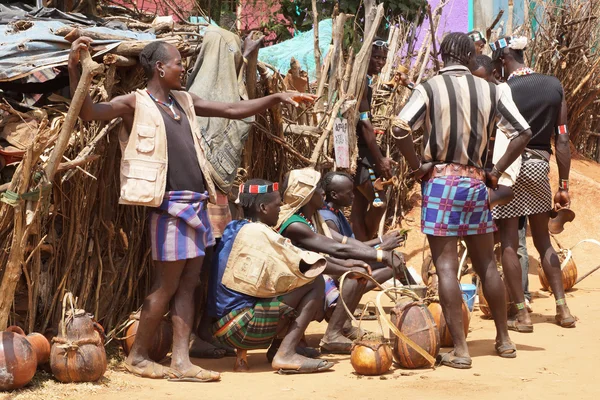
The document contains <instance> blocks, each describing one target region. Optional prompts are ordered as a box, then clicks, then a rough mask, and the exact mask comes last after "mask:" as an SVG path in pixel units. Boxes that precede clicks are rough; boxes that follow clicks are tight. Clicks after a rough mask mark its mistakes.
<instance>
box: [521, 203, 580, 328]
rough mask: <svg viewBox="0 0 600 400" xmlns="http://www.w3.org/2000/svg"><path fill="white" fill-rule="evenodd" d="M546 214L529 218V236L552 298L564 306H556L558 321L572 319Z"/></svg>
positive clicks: (548, 216)
mask: <svg viewBox="0 0 600 400" xmlns="http://www.w3.org/2000/svg"><path fill="white" fill-rule="evenodd" d="M549 218H550V215H549V214H548V213H540V214H534V215H530V216H529V224H530V228H531V236H532V238H533V244H534V245H535V248H536V249H537V251H538V252H539V253H540V257H541V258H542V268H543V269H544V273H545V274H546V277H547V278H548V283H550V287H551V288H552V293H554V298H555V299H556V300H557V301H559V300H561V299H562V300H563V301H564V304H562V305H558V304H557V305H556V315H557V316H558V317H559V318H560V319H566V318H573V316H572V315H571V312H570V311H569V307H568V306H567V303H566V299H565V290H564V287H563V281H562V272H561V270H560V260H559V259H558V255H557V254H556V251H555V250H554V247H552V243H550V234H549V233H548V220H549Z"/></svg>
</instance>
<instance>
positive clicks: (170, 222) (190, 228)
mask: <svg viewBox="0 0 600 400" xmlns="http://www.w3.org/2000/svg"><path fill="white" fill-rule="evenodd" d="M207 199H208V193H207V192H205V193H195V192H190V191H187V190H182V191H171V192H166V193H165V197H164V200H163V202H162V204H161V205H160V207H158V209H156V210H157V211H152V212H151V213H150V240H151V243H152V259H153V260H155V261H177V260H186V259H190V258H196V257H203V256H204V255H205V252H204V251H205V249H206V248H207V247H210V246H214V244H215V239H214V238H213V235H212V229H211V227H210V222H209V220H208V213H207V212H206V200H207Z"/></svg>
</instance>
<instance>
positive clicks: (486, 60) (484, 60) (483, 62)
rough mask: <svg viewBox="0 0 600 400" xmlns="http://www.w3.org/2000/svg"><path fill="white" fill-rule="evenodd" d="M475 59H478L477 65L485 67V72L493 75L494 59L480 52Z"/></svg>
mask: <svg viewBox="0 0 600 400" xmlns="http://www.w3.org/2000/svg"><path fill="white" fill-rule="evenodd" d="M475 61H477V67H478V68H479V67H482V68H483V69H485V72H486V73H487V74H488V75H491V74H492V73H493V72H494V66H493V65H492V59H491V58H490V57H488V56H486V55H484V54H480V55H478V56H477V57H475Z"/></svg>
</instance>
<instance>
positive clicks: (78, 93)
mask: <svg viewBox="0 0 600 400" xmlns="http://www.w3.org/2000/svg"><path fill="white" fill-rule="evenodd" d="M80 59H81V65H82V67H83V72H82V74H81V78H80V79H79V83H78V84H77V89H75V94H74V96H73V99H72V100H71V106H70V107H69V112H68V113H67V116H66V117H65V121H64V123H63V125H62V127H61V130H60V133H59V134H58V139H57V140H56V144H55V145H54V149H53V150H52V153H50V157H49V158H48V163H47V164H46V168H45V172H46V177H47V178H48V180H49V181H50V182H52V179H53V178H54V174H55V173H56V170H57V168H58V165H59V164H60V162H61V160H62V157H63V154H64V153H65V150H66V149H67V146H68V145H69V139H70V138H71V134H72V133H73V128H74V127H75V123H76V122H77V118H79V112H80V111H81V106H82V105H83V101H84V100H85V97H86V96H87V94H88V91H89V90H90V85H91V84H92V79H93V78H94V76H95V75H97V74H99V73H100V72H102V71H103V67H102V65H101V64H98V63H96V62H95V61H93V60H92V57H91V56H90V53H89V52H88V51H87V50H81V52H80Z"/></svg>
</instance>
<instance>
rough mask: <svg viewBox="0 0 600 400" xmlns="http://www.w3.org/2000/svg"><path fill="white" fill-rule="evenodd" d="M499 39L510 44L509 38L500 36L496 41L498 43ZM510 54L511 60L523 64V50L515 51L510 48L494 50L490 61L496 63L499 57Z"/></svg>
mask: <svg viewBox="0 0 600 400" xmlns="http://www.w3.org/2000/svg"><path fill="white" fill-rule="evenodd" d="M501 39H505V40H506V41H507V42H510V41H511V39H512V37H511V36H502V37H500V38H498V40H497V41H496V42H498V41H500V40H501ZM507 53H510V55H511V56H512V58H514V59H515V61H516V62H518V63H521V64H523V63H524V62H525V55H524V53H523V50H515V49H511V48H510V47H504V48H501V49H498V48H497V49H496V50H494V52H493V53H492V61H496V60H498V59H499V58H500V57H502V56H503V55H505V54H507Z"/></svg>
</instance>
